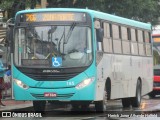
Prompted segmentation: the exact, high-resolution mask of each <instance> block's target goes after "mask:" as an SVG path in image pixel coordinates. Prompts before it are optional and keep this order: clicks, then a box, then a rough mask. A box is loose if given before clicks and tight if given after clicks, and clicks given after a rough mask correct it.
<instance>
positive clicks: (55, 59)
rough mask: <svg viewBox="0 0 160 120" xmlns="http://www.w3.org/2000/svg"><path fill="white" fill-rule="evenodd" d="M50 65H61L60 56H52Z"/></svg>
mask: <svg viewBox="0 0 160 120" xmlns="http://www.w3.org/2000/svg"><path fill="white" fill-rule="evenodd" d="M52 66H53V67H60V66H62V58H61V57H52Z"/></svg>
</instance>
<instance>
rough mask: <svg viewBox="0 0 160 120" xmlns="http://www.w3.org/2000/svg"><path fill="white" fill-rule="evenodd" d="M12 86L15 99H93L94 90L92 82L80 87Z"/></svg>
mask: <svg viewBox="0 0 160 120" xmlns="http://www.w3.org/2000/svg"><path fill="white" fill-rule="evenodd" d="M13 87H14V98H15V100H59V101H61V100H62V101H63V100H64V101H83V100H87V101H88V100H89V101H93V100H94V98H95V90H94V84H93V83H92V84H90V85H89V86H87V87H85V88H82V89H76V88H75V87H72V88H56V89H50V88H49V89H47V88H46V89H44V88H43V89H42V88H41V89H40V88H28V89H23V88H21V87H19V86H17V85H16V84H14V86H13ZM46 94H47V96H46Z"/></svg>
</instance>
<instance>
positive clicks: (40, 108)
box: [33, 101, 46, 113]
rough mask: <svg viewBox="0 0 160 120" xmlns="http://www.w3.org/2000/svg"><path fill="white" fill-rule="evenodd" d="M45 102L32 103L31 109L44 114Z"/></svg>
mask: <svg viewBox="0 0 160 120" xmlns="http://www.w3.org/2000/svg"><path fill="white" fill-rule="evenodd" d="M45 106H46V101H33V108H34V111H35V112H42V113H43V112H44V111H45Z"/></svg>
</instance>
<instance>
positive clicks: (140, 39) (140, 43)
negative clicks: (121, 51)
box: [137, 30, 144, 56]
mask: <svg viewBox="0 0 160 120" xmlns="http://www.w3.org/2000/svg"><path fill="white" fill-rule="evenodd" d="M137 35H138V47H139V55H142V56H143V55H144V45H143V32H142V31H141V30H137Z"/></svg>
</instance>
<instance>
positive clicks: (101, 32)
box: [96, 28, 104, 42]
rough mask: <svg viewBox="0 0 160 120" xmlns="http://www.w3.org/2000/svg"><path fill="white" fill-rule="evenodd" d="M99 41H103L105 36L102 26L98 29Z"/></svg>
mask: <svg viewBox="0 0 160 120" xmlns="http://www.w3.org/2000/svg"><path fill="white" fill-rule="evenodd" d="M96 36H97V41H98V42H102V41H103V37H104V30H103V29H102V28H99V29H96Z"/></svg>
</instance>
